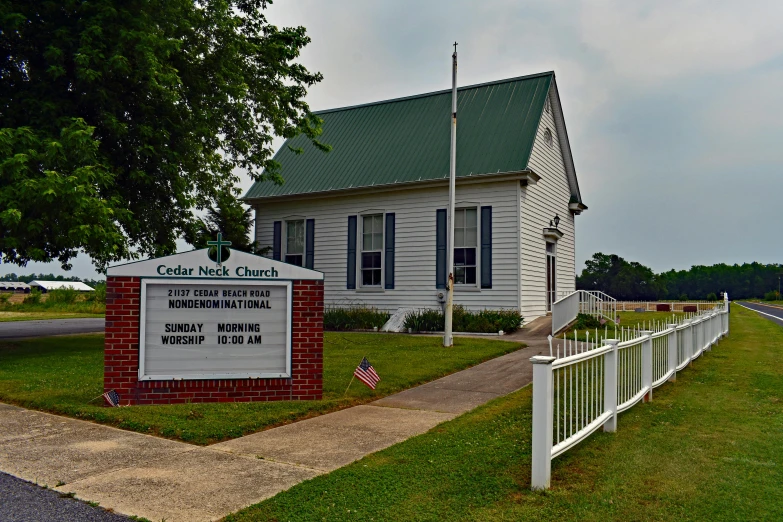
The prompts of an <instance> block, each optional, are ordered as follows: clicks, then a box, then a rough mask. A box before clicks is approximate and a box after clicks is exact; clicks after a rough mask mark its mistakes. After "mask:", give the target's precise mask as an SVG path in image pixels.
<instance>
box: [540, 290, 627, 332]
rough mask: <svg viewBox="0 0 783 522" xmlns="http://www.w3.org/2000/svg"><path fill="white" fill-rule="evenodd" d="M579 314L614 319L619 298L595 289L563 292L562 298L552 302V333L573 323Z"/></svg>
mask: <svg viewBox="0 0 783 522" xmlns="http://www.w3.org/2000/svg"><path fill="white" fill-rule="evenodd" d="M578 314H588V315H592V316H595V317H597V318H599V319H600V318H601V317H604V318H606V319H610V320H612V321H614V319H615V317H616V316H617V300H616V299H615V298H613V297H612V296H610V295H608V294H605V293H604V292H600V291H594V290H577V291H575V292H566V293H563V294H561V295H560V298H559V299H558V300H557V301H555V302H554V303H552V335H554V334H556V333H557V332H559V331H560V330H562V329H563V328H565V327H566V326H568V325H569V324H571V322H573V321H574V320H575V319H576V316H577V315H578Z"/></svg>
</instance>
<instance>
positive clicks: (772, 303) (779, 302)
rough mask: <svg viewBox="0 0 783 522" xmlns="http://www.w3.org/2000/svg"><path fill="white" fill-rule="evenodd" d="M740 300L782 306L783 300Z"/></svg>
mask: <svg viewBox="0 0 783 522" xmlns="http://www.w3.org/2000/svg"><path fill="white" fill-rule="evenodd" d="M740 301H748V302H749V303H758V304H766V305H772V306H783V301H764V300H763V299H740Z"/></svg>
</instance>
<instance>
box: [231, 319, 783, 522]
mask: <svg viewBox="0 0 783 522" xmlns="http://www.w3.org/2000/svg"><path fill="white" fill-rule="evenodd" d="M782 355H783V328H781V327H780V326H778V325H776V324H774V323H772V322H771V321H768V320H766V319H764V318H763V317H761V316H759V315H758V314H755V313H753V312H750V311H748V310H745V309H743V308H741V307H732V313H731V335H730V337H729V338H727V339H724V340H723V341H721V342H720V344H718V345H717V346H715V347H713V349H712V351H711V352H708V353H706V354H705V355H704V356H702V357H700V358H699V359H697V360H696V361H695V362H694V363H693V364H692V365H691V367H689V368H687V369H686V370H685V371H683V372H682V373H680V374H679V375H678V377H677V381H676V382H673V383H667V384H665V385H663V386H662V387H660V388H657V389H656V390H655V392H654V400H653V402H651V403H647V404H640V405H637V406H635V407H634V408H632V409H631V410H629V411H627V412H625V413H623V414H621V415H620V418H619V427H618V431H617V433H603V432H598V433H595V434H594V435H592V436H591V437H590V438H589V439H588V440H587V441H585V442H583V443H581V444H580V445H578V446H576V447H575V448H574V449H572V450H571V451H569V452H567V453H566V454H564V455H563V456H561V457H558V458H556V459H555V460H554V461H553V463H552V489H551V490H549V491H547V492H538V493H533V492H531V491H530V451H531V450H530V441H531V434H530V426H531V387H527V388H525V389H523V390H522V391H520V392H517V393H515V394H512V395H509V396H507V397H504V398H501V399H498V400H495V401H493V402H490V403H488V404H487V405H485V406H482V407H480V408H478V409H476V410H474V411H473V412H470V413H468V414H466V415H463V416H461V417H459V418H457V419H455V420H453V421H451V422H448V423H445V424H442V425H440V426H438V427H436V428H435V429H433V430H431V431H430V432H428V433H426V434H424V435H421V436H418V437H415V438H413V439H410V440H408V441H406V442H403V443H400V444H397V445H395V446H392V447H390V448H388V449H386V450H383V451H380V452H378V453H375V454H372V455H369V456H368V457H365V458H364V459H362V460H360V461H358V462H355V463H354V464H351V465H349V466H347V467H345V468H341V469H339V470H336V471H334V472H332V473H330V474H328V475H324V476H320V477H316V478H314V479H312V480H309V481H307V482H303V483H301V484H299V485H297V486H295V487H293V488H291V489H290V490H288V491H286V492H283V493H280V494H278V495H277V496H275V497H273V498H271V499H269V500H267V501H265V502H262V503H260V504H257V505H255V506H252V507H250V508H248V509H245V510H243V511H240V512H239V513H236V514H234V515H231V516H229V517H227V519H226V521H227V522H228V521H230V522H247V521H263V520H286V521H289V520H291V521H296V520H330V521H331V520H481V521H485V520H487V521H493V520H596V521H605V520H623V521H625V520H783V487H781V483H783V364H781V363H780V360H781V356H782Z"/></svg>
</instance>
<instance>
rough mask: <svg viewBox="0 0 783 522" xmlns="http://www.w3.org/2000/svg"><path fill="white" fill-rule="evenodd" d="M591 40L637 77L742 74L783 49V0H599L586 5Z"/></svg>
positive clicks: (629, 76) (586, 36) (622, 71)
mask: <svg viewBox="0 0 783 522" xmlns="http://www.w3.org/2000/svg"><path fill="white" fill-rule="evenodd" d="M581 13H582V16H581V29H582V38H583V40H584V43H585V44H586V45H588V46H590V47H591V48H593V49H596V50H598V51H599V52H601V53H602V54H603V56H604V57H605V59H606V60H607V62H608V65H609V67H610V68H611V70H612V72H613V73H614V74H616V75H617V76H619V77H621V78H623V79H626V80H628V81H631V82H637V83H638V82H654V83H655V82H659V81H664V80H671V79H674V78H677V77H679V76H682V75H699V74H708V73H709V74H712V73H734V72H739V71H744V70H746V69H748V68H750V67H754V66H757V65H759V64H763V63H764V62H766V61H768V60H770V59H772V58H774V57H775V56H777V55H779V54H780V53H781V52H783V38H781V37H780V21H781V20H783V3H781V2H758V1H746V2H736V1H714V0H696V1H694V0H691V1H681V0H663V1H661V0H646V1H631V2H629V1H620V0H597V1H589V2H585V3H584V4H583V9H582V10H581Z"/></svg>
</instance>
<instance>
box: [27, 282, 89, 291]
mask: <svg viewBox="0 0 783 522" xmlns="http://www.w3.org/2000/svg"><path fill="white" fill-rule="evenodd" d="M30 286H31V287H32V288H37V289H38V290H40V291H41V292H43V293H46V292H49V291H51V290H62V289H64V288H71V289H73V290H77V291H79V292H92V291H93V290H95V289H94V288H93V287H91V286H88V285H86V284H84V283H82V282H79V281H31V282H30Z"/></svg>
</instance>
